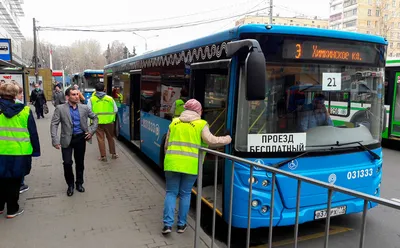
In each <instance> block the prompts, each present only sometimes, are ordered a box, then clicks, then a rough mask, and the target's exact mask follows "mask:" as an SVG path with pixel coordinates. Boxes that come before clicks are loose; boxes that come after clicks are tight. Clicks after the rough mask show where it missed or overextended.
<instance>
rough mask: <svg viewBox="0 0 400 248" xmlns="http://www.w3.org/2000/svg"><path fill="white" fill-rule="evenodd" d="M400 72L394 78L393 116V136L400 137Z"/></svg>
mask: <svg viewBox="0 0 400 248" xmlns="http://www.w3.org/2000/svg"><path fill="white" fill-rule="evenodd" d="M399 86H400V72H396V75H395V78H394V88H395V91H394V97H393V108H394V109H393V114H392V118H393V119H392V135H395V136H400V88H399Z"/></svg>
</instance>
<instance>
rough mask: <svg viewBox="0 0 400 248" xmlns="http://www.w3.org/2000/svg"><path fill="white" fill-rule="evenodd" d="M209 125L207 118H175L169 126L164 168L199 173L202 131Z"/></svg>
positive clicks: (202, 144) (186, 172)
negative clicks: (184, 119) (185, 120)
mask: <svg viewBox="0 0 400 248" xmlns="http://www.w3.org/2000/svg"><path fill="white" fill-rule="evenodd" d="M206 125H207V122H206V121H205V120H196V121H192V122H182V121H181V120H179V118H175V119H174V120H173V121H172V123H171V124H170V126H169V130H170V135H169V139H168V149H167V153H166V154H165V159H164V170H165V171H173V172H180V173H185V174H191V175H197V173H198V161H199V158H198V156H199V147H201V146H203V147H206V146H207V145H206V144H204V143H203V142H202V139H201V132H202V130H203V128H204V127H205V126H206Z"/></svg>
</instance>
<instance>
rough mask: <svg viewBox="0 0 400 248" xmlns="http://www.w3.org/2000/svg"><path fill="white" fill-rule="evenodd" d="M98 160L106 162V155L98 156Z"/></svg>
mask: <svg viewBox="0 0 400 248" xmlns="http://www.w3.org/2000/svg"><path fill="white" fill-rule="evenodd" d="M99 161H102V162H107V157H99Z"/></svg>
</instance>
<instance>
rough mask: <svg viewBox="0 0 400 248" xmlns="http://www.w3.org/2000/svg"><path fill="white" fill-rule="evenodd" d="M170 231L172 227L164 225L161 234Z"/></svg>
mask: <svg viewBox="0 0 400 248" xmlns="http://www.w3.org/2000/svg"><path fill="white" fill-rule="evenodd" d="M171 232H172V228H171V227H170V226H164V228H163V229H162V231H161V233H162V234H168V233H171Z"/></svg>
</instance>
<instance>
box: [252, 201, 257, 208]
mask: <svg viewBox="0 0 400 248" xmlns="http://www.w3.org/2000/svg"><path fill="white" fill-rule="evenodd" d="M258 204H259V203H258V201H257V200H254V201H252V202H251V206H252V207H253V208H255V207H257V206H258Z"/></svg>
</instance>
